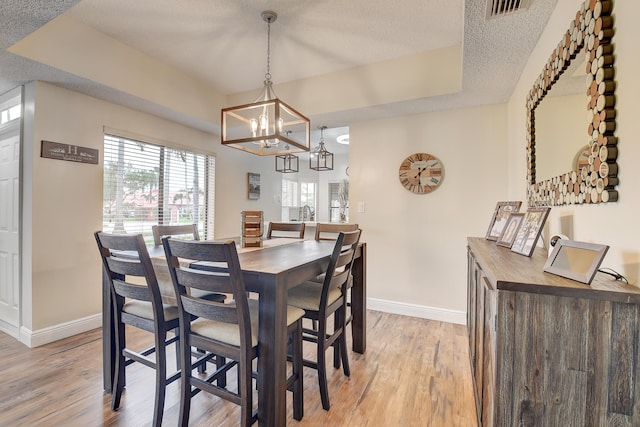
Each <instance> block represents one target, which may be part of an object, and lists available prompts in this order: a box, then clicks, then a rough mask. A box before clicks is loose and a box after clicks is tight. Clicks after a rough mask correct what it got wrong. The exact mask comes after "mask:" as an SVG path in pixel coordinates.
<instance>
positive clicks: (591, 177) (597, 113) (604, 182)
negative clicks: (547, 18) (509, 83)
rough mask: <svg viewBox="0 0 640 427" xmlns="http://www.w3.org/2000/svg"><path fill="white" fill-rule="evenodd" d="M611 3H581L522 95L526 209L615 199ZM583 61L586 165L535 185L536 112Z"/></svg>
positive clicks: (593, 0) (587, 0)
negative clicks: (567, 72)
mask: <svg viewBox="0 0 640 427" xmlns="http://www.w3.org/2000/svg"><path fill="white" fill-rule="evenodd" d="M612 10H613V1H612V0H585V2H584V3H583V4H582V6H581V7H580V10H579V11H578V12H577V13H576V17H575V19H573V20H572V21H571V23H570V25H569V29H568V30H567V32H566V33H565V34H564V35H563V37H562V39H561V40H560V43H559V44H558V46H557V47H556V49H555V50H554V51H553V52H552V53H551V56H550V57H549V60H548V61H547V64H546V65H545V66H544V68H543V70H542V73H541V74H540V76H539V77H538V78H537V79H536V81H535V82H534V84H533V88H532V89H531V91H530V92H529V95H528V96H527V198H528V204H529V206H552V205H568V204H583V203H605V202H615V201H617V200H618V191H617V190H616V186H617V185H618V164H617V162H616V159H617V158H618V148H617V144H618V138H617V137H616V136H615V135H614V133H615V130H616V110H615V102H616V97H615V89H616V82H615V69H614V66H613V65H614V59H615V58H614V54H613V35H614V28H613V16H612ZM581 49H584V55H585V57H586V58H585V59H586V63H587V66H586V73H587V81H586V87H587V91H586V95H587V96H586V99H585V103H586V106H587V123H586V124H587V125H588V126H587V127H588V129H587V141H588V146H589V160H588V161H589V166H588V167H583V168H582V169H581V170H580V171H569V172H567V173H564V174H562V175H560V176H557V177H554V178H551V179H547V180H542V181H540V182H536V150H535V140H536V139H535V109H536V107H537V106H538V105H539V104H540V102H541V101H542V100H543V99H544V97H545V95H546V94H547V92H548V91H549V90H550V89H551V87H552V86H553V84H554V83H555V82H556V80H558V78H559V77H560V76H561V75H562V73H563V72H564V71H565V70H566V69H567V67H568V66H569V64H570V63H571V61H572V60H573V59H574V58H575V57H576V55H577V54H578V52H580V51H581Z"/></svg>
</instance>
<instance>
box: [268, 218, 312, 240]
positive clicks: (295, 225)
mask: <svg viewBox="0 0 640 427" xmlns="http://www.w3.org/2000/svg"><path fill="white" fill-rule="evenodd" d="M304 228H305V224H304V222H270V223H269V229H268V231H267V239H271V238H272V237H288V238H292V239H304Z"/></svg>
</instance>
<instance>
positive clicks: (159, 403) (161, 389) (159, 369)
mask: <svg viewBox="0 0 640 427" xmlns="http://www.w3.org/2000/svg"><path fill="white" fill-rule="evenodd" d="M155 336H156V397H155V402H154V405H153V407H154V411H153V426H154V427H161V426H162V415H163V413H164V395H165V391H166V387H167V351H166V347H165V341H166V339H167V333H166V331H156V334H155ZM176 345H177V342H176Z"/></svg>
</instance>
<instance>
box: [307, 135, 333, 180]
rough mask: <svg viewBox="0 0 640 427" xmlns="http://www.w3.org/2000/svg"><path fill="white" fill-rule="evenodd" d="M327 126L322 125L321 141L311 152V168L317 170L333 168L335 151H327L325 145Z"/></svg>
mask: <svg viewBox="0 0 640 427" xmlns="http://www.w3.org/2000/svg"><path fill="white" fill-rule="evenodd" d="M326 128H327V127H326V126H320V127H318V129H320V143H319V144H318V146H317V147H316V148H314V149H313V151H312V152H311V153H309V169H313V170H316V171H331V170H333V153H330V152H328V151H327V149H326V147H325V146H324V130H325V129H326Z"/></svg>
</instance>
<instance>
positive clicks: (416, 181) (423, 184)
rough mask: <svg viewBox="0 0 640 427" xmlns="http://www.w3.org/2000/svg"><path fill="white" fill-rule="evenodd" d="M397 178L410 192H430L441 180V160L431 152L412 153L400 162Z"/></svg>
mask: <svg viewBox="0 0 640 427" xmlns="http://www.w3.org/2000/svg"><path fill="white" fill-rule="evenodd" d="M398 178H400V184H402V186H403V187H404V188H406V189H407V190H409V191H411V192H412V193H416V194H427V193H430V192H432V191H433V190H435V189H436V188H438V186H439V185H440V183H441V182H442V178H443V167H442V162H441V161H440V159H438V158H437V157H436V156H434V155H432V154H428V153H414V154H412V155H410V156H409V157H407V158H406V159H404V160H403V161H402V163H400V170H398Z"/></svg>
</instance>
